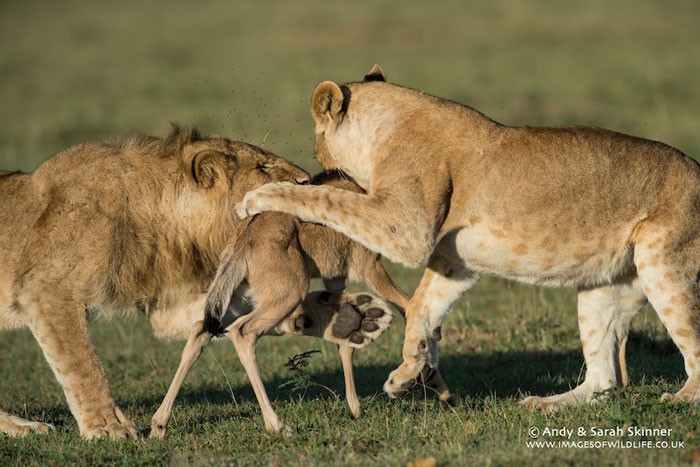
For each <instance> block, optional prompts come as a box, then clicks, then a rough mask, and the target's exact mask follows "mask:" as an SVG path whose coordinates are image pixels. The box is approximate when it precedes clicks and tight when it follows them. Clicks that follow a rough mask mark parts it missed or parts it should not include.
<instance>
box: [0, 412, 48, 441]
mask: <svg viewBox="0 0 700 467" xmlns="http://www.w3.org/2000/svg"><path fill="white" fill-rule="evenodd" d="M54 430H56V427H54V426H53V425H51V424H50V423H42V422H34V421H31V420H26V419H24V418H21V417H16V416H14V415H10V414H8V413H6V412H2V411H0V433H5V434H7V435H9V436H25V435H28V434H30V433H42V434H46V433H49V432H51V431H54Z"/></svg>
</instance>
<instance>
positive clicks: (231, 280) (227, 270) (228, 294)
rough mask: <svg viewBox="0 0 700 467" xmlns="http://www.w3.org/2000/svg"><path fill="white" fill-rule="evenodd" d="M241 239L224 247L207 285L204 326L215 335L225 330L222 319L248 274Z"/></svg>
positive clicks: (243, 243) (244, 249)
mask: <svg viewBox="0 0 700 467" xmlns="http://www.w3.org/2000/svg"><path fill="white" fill-rule="evenodd" d="M241 240H242V239H241V238H238V239H237V241H235V242H233V243H231V244H229V246H228V247H226V249H225V250H224V252H223V253H222V255H221V263H220V264H219V269H218V270H217V271H216V277H215V278H214V282H212V284H211V286H210V287H209V294H208V295H207V302H206V305H205V308H204V328H205V329H206V330H207V331H209V332H210V333H211V334H214V335H217V336H218V335H221V334H223V333H224V332H225V329H224V327H223V325H222V320H223V318H224V315H225V314H226V311H227V310H228V307H229V305H230V303H231V298H232V297H233V294H234V293H235V292H236V289H237V288H238V287H239V286H240V285H241V283H242V282H243V281H244V280H245V278H246V275H247V274H248V265H247V263H246V248H245V242H244V241H241Z"/></svg>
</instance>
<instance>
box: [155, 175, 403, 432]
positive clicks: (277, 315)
mask: <svg viewBox="0 0 700 467" xmlns="http://www.w3.org/2000/svg"><path fill="white" fill-rule="evenodd" d="M309 183H310V184H312V185H323V186H332V187H336V188H339V189H343V190H348V191H352V192H360V191H361V189H360V188H359V187H358V186H357V185H356V184H355V183H354V182H353V181H352V180H350V179H348V178H346V177H344V176H343V175H342V174H340V173H339V172H338V171H327V172H322V173H320V174H318V175H316V176H314V177H313V178H312V179H311V181H310V182H309ZM240 229H241V230H240V232H239V233H238V235H237V236H236V238H235V239H234V240H233V241H232V242H231V243H230V244H229V245H228V246H227V247H226V249H225V250H224V252H223V253H222V255H221V263H220V264H219V269H218V271H217V273H216V277H215V279H214V282H212V284H211V287H210V289H209V295H208V297H207V301H206V305H205V310H206V311H205V318H204V320H203V321H198V322H197V323H196V324H195V325H194V326H193V329H192V332H191V334H190V338H189V339H188V341H187V344H186V345H185V349H184V350H183V353H182V360H181V361H180V366H179V367H178V370H177V373H176V374H175V377H174V378H173V381H172V383H171V384H170V388H169V389H168V393H167V394H166V396H165V398H164V399H163V402H162V403H161V406H160V407H159V408H158V411H157V412H156V413H155V414H154V415H153V419H152V423H151V434H150V436H151V437H158V438H163V437H164V436H165V430H166V427H167V424H168V421H169V419H170V415H171V413H172V407H173V404H174V402H175V398H176V397H177V393H178V392H179V390H180V387H181V386H182V383H183V381H184V379H185V378H186V377H187V374H188V373H189V371H190V369H191V368H192V366H193V365H194V363H195V362H196V361H197V359H198V358H199V356H200V355H201V354H202V351H203V350H204V348H205V347H206V346H207V345H208V344H209V342H210V341H211V339H212V338H213V337H214V336H217V335H220V334H222V333H224V332H225V330H226V329H227V328H228V331H230V337H231V340H232V341H233V344H234V346H235V348H236V352H237V354H238V357H239V358H240V360H241V363H242V364H243V367H244V368H245V370H246V373H247V374H248V377H249V379H250V382H251V385H252V386H253V390H254V391H255V395H256V397H257V399H258V403H259V405H260V408H261V409H262V415H263V419H264V421H265V428H266V429H267V431H269V432H271V433H284V434H291V433H292V431H291V429H290V428H289V427H288V426H287V425H286V424H285V423H284V422H282V420H280V418H279V417H278V416H277V414H276V413H275V411H274V410H273V408H272V405H271V404H270V400H269V399H268V397H267V393H266V391H265V387H264V385H263V382H262V380H261V379H260V374H259V373H258V366H257V361H256V356H255V344H256V342H257V340H258V338H259V337H261V336H262V335H265V334H266V335H279V334H284V331H285V330H284V325H285V324H287V323H286V322H285V321H284V319H285V318H286V317H287V316H289V315H290V313H292V312H293V311H294V310H295V309H296V308H297V307H298V306H299V305H300V304H301V303H302V301H303V300H304V298H305V296H306V294H307V291H308V289H309V285H310V280H311V279H312V278H315V277H317V278H321V279H323V281H324V286H325V288H326V290H327V291H328V292H325V293H322V294H321V295H319V296H318V299H319V300H321V301H323V302H325V301H328V299H329V298H330V297H331V293H338V292H341V291H342V290H344V289H345V280H346V279H350V280H352V281H356V282H362V283H364V284H366V285H368V286H369V287H370V289H372V290H373V291H374V292H376V293H378V294H379V295H380V296H381V297H383V298H384V299H386V300H388V301H389V302H390V303H392V304H393V305H394V306H396V307H397V308H398V309H399V310H400V311H403V309H404V308H405V307H406V304H407V303H408V295H407V294H406V292H404V291H403V290H401V289H400V288H399V287H398V286H397V285H396V284H394V282H393V281H392V280H391V278H390V277H389V275H388V274H387V272H386V270H385V269H384V266H383V265H382V263H381V256H380V255H377V254H376V253H373V252H371V251H370V250H368V249H367V248H365V247H364V246H362V245H360V244H359V243H355V242H353V241H351V240H350V239H349V238H347V237H345V236H344V235H341V234H339V233H338V232H335V231H334V230H331V229H329V228H327V227H323V226H321V225H318V224H310V223H302V222H299V221H298V220H297V219H296V218H294V217H292V216H290V215H288V214H283V213H276V212H268V213H263V214H260V215H257V216H255V217H253V218H249V219H247V220H245V221H243V225H241V227H240ZM248 297H249V298H248ZM232 298H233V299H234V300H233V301H234V302H235V303H234V305H233V306H232V307H230V304H231V300H232ZM350 298H353V299H354V302H355V303H354V304H353V303H346V304H343V305H342V306H341V307H340V309H339V312H338V314H337V317H336V318H335V319H333V323H332V326H328V327H327V328H326V331H325V339H326V340H328V341H331V342H333V341H335V342H337V343H338V351H339V352H340V357H341V362H342V364H343V372H344V376H345V389H346V393H347V398H346V401H347V409H348V412H349V413H350V415H351V416H352V417H353V418H357V417H359V416H360V414H361V408H360V401H359V399H358V397H357V392H356V390H355V382H354V378H353V374H352V358H353V352H354V349H355V348H361V347H364V346H365V345H367V344H369V343H370V342H372V341H373V340H374V339H376V338H377V337H378V336H379V335H380V334H381V333H382V332H383V331H384V330H385V329H387V328H388V327H389V325H390V324H391V321H392V320H393V316H392V314H391V312H390V311H389V310H388V307H387V306H386V305H384V304H383V303H382V301H380V300H378V299H373V298H372V297H371V296H369V295H365V294H359V295H353V296H350ZM250 302H252V303H253V306H254V309H253V310H252V311H249V310H248V309H249V308H250ZM335 302H336V303H337V300H335ZM241 305H242V306H241ZM229 309H233V310H234V311H233V315H234V317H236V316H235V315H239V314H244V313H245V315H244V316H241V317H240V318H238V319H236V320H235V322H234V323H233V324H232V325H230V326H229V323H226V322H225V321H224V318H225V316H224V312H225V311H226V310H229ZM280 324H282V325H283V326H282V328H281V329H280V328H279V325H280ZM295 325H296V327H297V328H298V329H301V330H305V331H306V332H309V331H310V333H311V334H316V335H318V334H319V332H320V331H322V330H313V329H311V325H312V322H311V320H309V319H308V318H307V317H306V316H304V317H302V318H301V319H297V321H296V322H295ZM348 341H349V342H348Z"/></svg>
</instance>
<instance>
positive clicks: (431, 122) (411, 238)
mask: <svg viewBox="0 0 700 467" xmlns="http://www.w3.org/2000/svg"><path fill="white" fill-rule="evenodd" d="M311 112H312V116H313V118H314V120H315V123H316V156H317V158H318V160H319V162H320V163H321V164H322V165H323V166H324V167H338V168H340V169H342V170H344V171H345V172H347V173H348V174H349V175H351V176H352V177H354V178H355V180H357V182H358V183H359V184H360V186H362V187H363V188H364V189H365V190H366V192H367V193H366V194H359V193H349V192H344V191H341V190H338V189H335V188H332V187H323V186H304V187H295V186H291V185H289V184H272V185H268V186H266V187H262V188H260V189H258V190H256V191H254V192H251V193H248V194H247V195H246V197H245V199H244V202H243V203H241V205H239V206H238V207H237V210H238V212H239V215H241V214H243V215H251V214H255V213H258V212H262V211H268V210H275V211H282V212H286V213H289V214H292V215H295V216H297V217H299V218H300V219H302V220H304V221H308V222H318V223H321V224H324V225H327V226H330V227H331V228H333V229H335V230H337V231H339V232H341V233H344V234H346V235H348V236H349V237H350V238H352V239H353V240H355V241H358V242H360V243H362V244H363V245H365V246H366V247H368V248H370V249H371V250H373V251H376V252H378V253H381V254H382V255H384V256H386V257H388V258H390V259H393V260H394V261H398V262H401V263H403V264H405V265H407V266H410V267H417V266H424V265H427V269H426V270H425V273H424V276H423V278H422V280H421V283H420V285H419V286H418V288H417V290H416V292H415V294H414V296H413V297H412V298H411V300H410V302H409V305H408V307H407V310H406V317H407V325H406V338H405V342H404V348H403V358H404V361H403V363H402V365H401V366H400V367H399V368H398V369H397V370H396V371H394V372H393V373H392V374H391V375H390V377H389V379H388V381H387V383H386V384H385V390H386V391H387V393H389V395H392V396H395V395H399V394H401V393H403V392H405V390H406V388H407V387H409V386H410V385H411V384H412V382H414V381H415V380H416V379H417V378H419V376H420V375H421V374H424V375H425V373H426V372H428V373H429V369H431V368H435V367H436V366H437V352H436V350H435V345H434V344H435V341H436V340H438V339H439V337H440V336H439V332H437V330H438V329H439V326H440V323H441V322H442V320H443V319H444V316H445V315H446V313H447V311H448V310H449V309H450V307H451V306H452V304H453V303H454V301H455V300H456V299H457V298H458V297H459V296H460V295H461V294H462V293H463V292H465V291H466V290H468V289H469V288H470V287H472V286H473V285H474V284H475V283H476V282H477V280H478V278H479V277H480V275H482V274H496V275H499V276H502V277H506V278H511V279H516V280H520V281H524V282H528V283H532V284H539V285H550V286H563V285H565V286H575V287H577V288H578V289H579V292H580V293H579V306H578V309H579V324H580V330H581V341H582V345H583V351H584V356H585V359H586V365H587V370H586V379H585V381H584V383H582V384H581V385H580V386H578V387H577V388H575V389H574V390H572V391H569V392H567V393H565V394H561V395H557V396H552V397H549V398H539V397H531V398H528V399H526V401H525V404H526V405H528V406H531V407H538V408H543V409H546V410H553V409H556V408H558V407H560V406H564V405H570V404H575V403H581V402H591V401H593V400H595V394H597V393H598V392H599V391H602V390H605V389H607V388H609V387H611V386H614V385H615V384H626V383H627V380H628V378H627V373H626V368H625V358H624V354H625V343H626V339H627V333H628V331H629V326H630V322H631V320H632V318H633V317H634V315H635V314H636V313H637V312H638V311H639V309H640V308H641V306H642V305H643V304H644V303H645V302H646V301H647V299H648V301H649V302H650V303H651V305H652V306H653V307H654V309H655V310H656V311H657V313H658V314H659V317H660V318H661V320H662V322H663V323H664V325H665V326H666V328H667V329H668V331H669V333H670V335H671V337H672V338H673V340H674V342H675V343H676V344H677V345H678V347H679V349H680V350H681V353H682V354H683V357H684V359H685V367H686V372H687V374H688V380H687V382H686V384H685V385H684V386H683V388H682V389H681V390H680V391H679V392H678V393H676V395H675V396H669V395H665V396H664V398H672V399H674V400H682V401H695V402H698V401H700V325H699V324H698V323H699V322H700V313H698V310H699V309H700V295H698V293H697V290H698V287H700V283H699V278H700V167H699V166H698V164H697V163H696V162H695V161H693V160H692V159H690V158H689V157H687V156H686V155H684V154H683V153H681V152H680V151H678V150H677V149H674V148H672V147H670V146H667V145H665V144H663V143H659V142H655V141H649V140H645V139H642V138H637V137H633V136H628V135H624V134H621V133H616V132H613V131H609V130H603V129H599V128H588V127H559V128H530V127H508V126H504V125H501V124H499V123H497V122H494V121H493V120H491V119H489V118H487V117H486V116H484V115H483V114H481V113H479V112H477V111H476V110H474V109H471V108H469V107H466V106H464V105H461V104H458V103H455V102H451V101H448V100H445V99H441V98H438V97H434V96H431V95H428V94H425V93H423V92H419V91H416V90H413V89H408V88H404V87H400V86H396V85H393V84H389V83H387V82H385V80H384V74H383V72H382V71H381V69H380V68H379V67H375V68H374V69H373V70H372V71H371V72H370V73H369V75H368V76H367V79H366V80H365V81H363V82H357V83H348V84H345V85H338V84H336V83H334V82H330V81H326V82H323V83H321V84H319V85H318V86H317V88H316V89H315V91H314V94H313V97H312V104H311Z"/></svg>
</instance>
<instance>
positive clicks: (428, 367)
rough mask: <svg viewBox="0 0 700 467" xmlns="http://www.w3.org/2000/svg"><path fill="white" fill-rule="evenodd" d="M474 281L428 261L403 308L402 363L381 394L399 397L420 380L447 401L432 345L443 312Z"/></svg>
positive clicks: (465, 272) (448, 266)
mask: <svg viewBox="0 0 700 467" xmlns="http://www.w3.org/2000/svg"><path fill="white" fill-rule="evenodd" d="M478 279H479V276H478V274H476V273H474V272H473V271H470V270H468V269H465V268H464V267H462V266H460V265H457V264H445V263H444V262H442V261H440V260H437V259H435V258H432V259H431V262H430V264H429V265H428V268H427V269H426V271H425V273H424V274H423V277H422V279H421V281H420V284H419V285H418V288H417V289H416V292H415V294H414V295H413V297H412V298H411V300H410V301H409V303H408V307H407V308H406V337H405V339H404V347H403V363H402V364H401V365H400V366H399V367H398V368H397V369H396V370H394V371H393V372H392V373H391V374H390V375H389V378H388V379H387V381H386V383H385V384H384V391H385V392H386V393H387V394H388V395H389V396H391V397H396V396H400V395H402V394H404V393H406V392H407V391H408V390H409V389H410V388H412V387H413V386H415V385H416V384H417V383H418V382H419V380H422V383H423V384H426V385H427V386H432V387H436V388H437V390H438V391H442V392H443V394H440V398H441V399H445V400H448V399H449V397H450V395H449V391H447V388H446V386H445V385H444V382H443V381H442V378H441V377H439V375H437V376H436V374H435V370H436V369H437V366H438V354H437V345H436V344H435V343H436V341H438V340H440V338H441V330H440V326H441V324H442V321H443V319H444V317H445V315H446V314H447V312H448V311H449V310H450V308H451V307H452V305H453V304H454V302H455V301H456V300H457V299H458V298H459V296H460V295H462V293H463V292H465V291H466V290H468V289H469V288H471V287H472V286H473V285H474V284H476V282H477V281H478ZM436 378H439V381H438V380H436ZM445 392H446V393H445Z"/></svg>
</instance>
